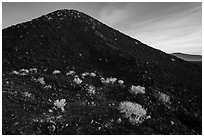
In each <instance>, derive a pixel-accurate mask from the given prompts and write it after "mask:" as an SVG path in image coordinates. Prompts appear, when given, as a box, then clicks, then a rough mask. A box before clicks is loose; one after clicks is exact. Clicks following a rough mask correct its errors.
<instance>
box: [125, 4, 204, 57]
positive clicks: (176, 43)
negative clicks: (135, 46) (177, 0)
mask: <svg viewBox="0 0 204 137" xmlns="http://www.w3.org/2000/svg"><path fill="white" fill-rule="evenodd" d="M187 7H188V8H187V9H186V8H185V9H182V7H179V6H177V7H172V8H169V9H168V14H165V16H152V17H150V16H149V17H150V18H148V19H143V20H139V21H138V22H137V23H135V24H129V27H126V28H125V29H124V32H125V33H126V34H129V35H131V36H132V37H135V38H137V39H139V40H141V41H142V42H143V43H146V44H148V45H150V46H153V47H154V48H157V49H161V50H163V51H165V52H174V51H175V50H180V52H185V51H186V50H187V49H188V47H189V49H190V48H191V50H192V51H193V52H196V53H198V54H201V51H202V50H201V48H202V30H201V26H202V25H201V23H202V21H201V19H202V18H201V17H202V16H201V6H198V5H196V6H195V5H194V4H193V5H188V6H187ZM179 8H180V9H181V11H179ZM193 47H197V48H195V49H194V50H193ZM199 47H200V48H199ZM184 49H185V51H184ZM191 50H188V52H190V51H191Z"/></svg>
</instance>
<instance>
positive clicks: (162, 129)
mask: <svg viewBox="0 0 204 137" xmlns="http://www.w3.org/2000/svg"><path fill="white" fill-rule="evenodd" d="M2 34H3V36H2V39H3V46H2V49H3V53H2V56H3V58H2V62H3V77H2V79H3V134H201V125H202V123H201V121H202V120H201V119H202V117H201V115H202V113H201V112H202V96H201V95H202V93H201V92H202V91H201V90H202V83H201V79H202V75H201V73H202V71H201V69H200V68H199V67H197V66H195V65H192V64H190V63H188V62H186V61H183V60H181V59H179V58H177V57H175V56H172V55H169V54H166V53H164V52H162V51H159V50H156V49H153V48H151V47H149V46H148V45H146V44H143V43H142V42H140V41H139V40H136V39H133V38H131V37H129V36H126V35H124V34H123V33H121V32H119V31H117V30H114V29H113V28H110V27H108V26H106V25H105V24H103V23H101V22H99V21H98V20H95V19H93V18H91V17H90V16H88V15H86V14H84V13H82V12H78V11H76V10H58V11H55V12H52V13H50V14H47V15H44V16H41V17H39V18H37V19H34V20H32V21H29V22H25V23H22V24H18V25H15V26H11V27H9V28H6V29H4V30H3V32H2ZM133 85H135V87H134V86H133ZM131 87H132V89H131ZM130 109H133V110H130Z"/></svg>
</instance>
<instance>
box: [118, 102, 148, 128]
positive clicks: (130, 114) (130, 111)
mask: <svg viewBox="0 0 204 137" xmlns="http://www.w3.org/2000/svg"><path fill="white" fill-rule="evenodd" d="M119 110H120V112H121V113H125V115H124V116H125V117H126V118H128V119H129V122H130V123H131V124H133V125H135V124H140V123H142V122H143V121H144V120H145V119H146V114H147V112H146V110H145V109H144V108H142V106H141V105H140V104H137V103H132V102H127V101H125V102H121V103H120V106H119Z"/></svg>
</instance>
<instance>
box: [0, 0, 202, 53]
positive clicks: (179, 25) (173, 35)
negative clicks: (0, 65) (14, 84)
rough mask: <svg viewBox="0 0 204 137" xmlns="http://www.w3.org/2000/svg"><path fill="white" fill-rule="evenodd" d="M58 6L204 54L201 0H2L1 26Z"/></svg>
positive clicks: (158, 43) (152, 42) (167, 48)
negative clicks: (192, 0) (113, 0)
mask: <svg viewBox="0 0 204 137" xmlns="http://www.w3.org/2000/svg"><path fill="white" fill-rule="evenodd" d="M58 9H75V10H78V11H81V12H84V13H85V14H88V15H90V16H92V17H94V18H96V19H98V20H99V21H101V22H103V23H105V24H107V25H108V26H110V27H113V28H115V29H117V30H119V31H121V32H123V33H125V34H127V35H129V36H131V37H133V38H135V39H138V40H140V41H141V42H143V43H145V44H147V45H149V46H151V47H153V48H156V49H160V50H162V51H164V52H166V53H173V52H182V53H188V54H199V55H201V54H202V3H201V2H191V3H190V2H180V3H178V2H163V3H162V2H145V3H142V2H131V3H126V2H115V3H113V2H112V3H111V2H106V3H103V2H92V3H91V2H84V3H83V2H72V3H71V2H66V3H65V2H64V3H62V2H36V3H34V2H27V3H24V2H17V3H16V2H3V4H2V28H6V27H9V26H11V25H15V24H18V23H22V22H25V21H29V20H32V19H34V18H37V17H40V16H42V15H45V14H47V13H50V12H53V11H55V10H58Z"/></svg>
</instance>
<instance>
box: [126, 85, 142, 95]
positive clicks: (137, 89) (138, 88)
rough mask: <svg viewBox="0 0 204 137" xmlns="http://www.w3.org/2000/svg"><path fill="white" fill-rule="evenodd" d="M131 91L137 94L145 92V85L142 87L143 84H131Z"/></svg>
mask: <svg viewBox="0 0 204 137" xmlns="http://www.w3.org/2000/svg"><path fill="white" fill-rule="evenodd" d="M129 91H130V93H132V94H134V95H137V94H144V93H145V87H141V86H133V85H132V86H131V88H130V90H129Z"/></svg>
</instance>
